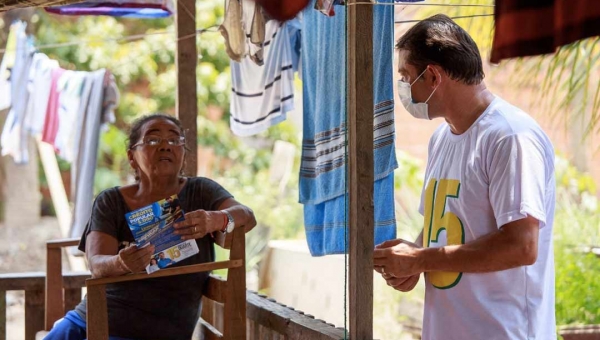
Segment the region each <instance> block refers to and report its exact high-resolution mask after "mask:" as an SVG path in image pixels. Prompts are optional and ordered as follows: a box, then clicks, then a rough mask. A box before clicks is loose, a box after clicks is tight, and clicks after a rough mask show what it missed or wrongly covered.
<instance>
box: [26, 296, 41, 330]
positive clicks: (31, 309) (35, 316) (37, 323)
mask: <svg viewBox="0 0 600 340" xmlns="http://www.w3.org/2000/svg"><path fill="white" fill-rule="evenodd" d="M41 330H44V290H43V289H39V290H29V291H26V292H25V340H35V334H36V333H37V332H39V331H41Z"/></svg>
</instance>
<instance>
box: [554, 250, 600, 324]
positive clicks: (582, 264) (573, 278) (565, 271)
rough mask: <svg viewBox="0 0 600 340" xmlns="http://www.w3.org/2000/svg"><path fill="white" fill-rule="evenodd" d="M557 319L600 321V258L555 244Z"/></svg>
mask: <svg viewBox="0 0 600 340" xmlns="http://www.w3.org/2000/svg"><path fill="white" fill-rule="evenodd" d="M555 255H556V258H555V268H556V322H557V324H559V325H568V324H600V258H598V257H597V256H596V255H594V254H592V253H581V252H580V251H577V250H576V249H574V248H572V247H567V246H564V245H563V244H559V243H558V244H557V245H556V250H555Z"/></svg>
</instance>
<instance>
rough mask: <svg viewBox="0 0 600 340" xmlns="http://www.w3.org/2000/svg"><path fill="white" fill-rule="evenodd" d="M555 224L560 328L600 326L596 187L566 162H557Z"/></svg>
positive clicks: (599, 226)
mask: <svg viewBox="0 0 600 340" xmlns="http://www.w3.org/2000/svg"><path fill="white" fill-rule="evenodd" d="M556 181H557V190H556V195H557V200H556V214H555V223H554V246H555V250H554V256H555V270H556V321H557V324H559V325H567V324H598V323H600V258H598V257H597V256H596V255H594V254H592V253H589V248H590V247H593V246H596V247H597V246H600V208H599V205H598V198H597V196H596V185H595V183H594V182H593V180H592V179H591V177H590V176H589V175H588V174H584V173H581V172H579V171H577V170H576V169H575V168H574V167H573V166H572V165H570V164H569V163H568V162H567V161H566V160H564V159H562V158H560V157H557V160H556Z"/></svg>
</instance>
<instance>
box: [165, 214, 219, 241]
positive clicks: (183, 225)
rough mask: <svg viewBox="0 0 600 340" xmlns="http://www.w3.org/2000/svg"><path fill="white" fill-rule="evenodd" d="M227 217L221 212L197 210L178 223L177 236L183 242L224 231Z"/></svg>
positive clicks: (176, 227)
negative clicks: (179, 236)
mask: <svg viewBox="0 0 600 340" xmlns="http://www.w3.org/2000/svg"><path fill="white" fill-rule="evenodd" d="M226 224H227V216H226V215H225V213H223V212H221V211H206V210H196V211H192V212H189V213H187V214H185V220H183V221H180V222H176V223H175V224H174V225H173V226H174V227H175V234H177V235H181V239H182V240H191V239H197V238H203V237H204V236H205V235H206V234H210V233H212V232H215V231H221V230H223V227H224V226H225V225H226Z"/></svg>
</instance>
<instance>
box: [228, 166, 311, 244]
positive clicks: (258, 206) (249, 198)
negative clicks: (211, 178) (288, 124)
mask: <svg viewBox="0 0 600 340" xmlns="http://www.w3.org/2000/svg"><path fill="white" fill-rule="evenodd" d="M216 180H217V181H218V182H219V183H221V184H222V185H223V186H224V187H226V188H228V189H229V191H230V192H231V193H232V194H233V195H234V196H235V198H236V199H237V200H238V201H240V202H243V203H244V204H246V205H248V206H249V207H250V208H251V209H252V210H254V214H255V216H256V220H257V221H258V226H259V227H261V228H266V229H268V231H269V238H270V239H290V238H291V239H295V238H302V237H303V235H304V227H303V226H304V220H303V210H302V205H301V204H300V203H298V178H297V176H291V178H290V181H289V182H288V183H287V186H286V187H285V189H284V190H283V192H280V191H279V188H278V185H279V183H276V182H272V181H271V180H270V179H269V172H268V170H267V169H265V170H261V171H258V172H252V171H248V169H245V168H244V167H234V168H233V169H231V170H230V171H228V173H227V175H226V176H224V177H222V178H217V179H216ZM251 236H252V235H249V237H251Z"/></svg>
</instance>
